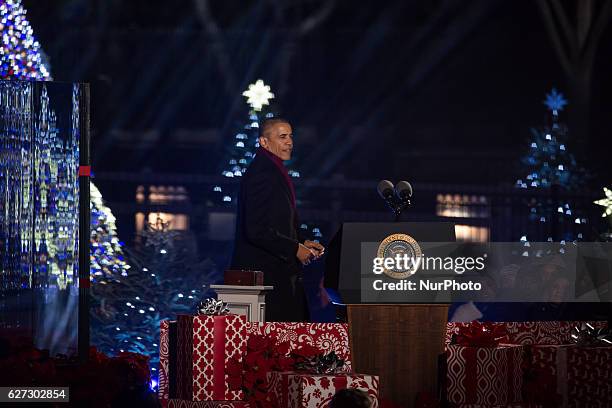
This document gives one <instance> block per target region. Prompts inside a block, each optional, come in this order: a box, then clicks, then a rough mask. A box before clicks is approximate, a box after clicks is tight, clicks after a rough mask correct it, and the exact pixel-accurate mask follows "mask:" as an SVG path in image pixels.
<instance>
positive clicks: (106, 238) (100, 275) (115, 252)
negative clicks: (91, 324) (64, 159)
mask: <svg viewBox="0 0 612 408" xmlns="http://www.w3.org/2000/svg"><path fill="white" fill-rule="evenodd" d="M89 189H90V197H91V198H90V202H89V208H90V210H91V231H90V256H89V259H90V271H91V275H90V278H91V281H92V282H93V283H100V284H101V285H106V284H108V283H109V282H112V281H116V282H118V281H119V280H120V279H121V277H125V276H127V275H128V270H129V269H130V265H128V264H127V263H126V262H125V257H124V249H123V243H122V242H121V241H119V238H118V237H117V226H116V225H115V216H114V215H113V213H112V211H111V210H110V208H108V207H107V206H106V205H104V202H103V201H102V194H101V193H100V190H98V188H97V187H96V186H95V185H94V184H93V183H90V184H89ZM95 337H96V336H94V338H95Z"/></svg>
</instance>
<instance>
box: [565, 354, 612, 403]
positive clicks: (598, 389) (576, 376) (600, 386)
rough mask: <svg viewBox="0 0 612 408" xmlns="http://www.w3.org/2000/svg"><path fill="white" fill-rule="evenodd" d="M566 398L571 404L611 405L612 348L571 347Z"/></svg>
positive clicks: (568, 360) (568, 359)
mask: <svg viewBox="0 0 612 408" xmlns="http://www.w3.org/2000/svg"><path fill="white" fill-rule="evenodd" d="M567 401H568V406H570V407H583V406H588V407H604V406H608V407H609V406H611V405H612V347H582V346H577V347H573V348H571V349H569V351H568V353H567Z"/></svg>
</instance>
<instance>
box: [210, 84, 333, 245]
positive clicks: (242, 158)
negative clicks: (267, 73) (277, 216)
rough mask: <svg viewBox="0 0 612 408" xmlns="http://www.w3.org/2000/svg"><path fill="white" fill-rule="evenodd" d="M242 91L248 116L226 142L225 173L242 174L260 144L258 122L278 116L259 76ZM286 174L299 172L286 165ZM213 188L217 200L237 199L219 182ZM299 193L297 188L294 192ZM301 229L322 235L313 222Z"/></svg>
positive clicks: (311, 236)
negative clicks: (312, 224) (245, 121)
mask: <svg viewBox="0 0 612 408" xmlns="http://www.w3.org/2000/svg"><path fill="white" fill-rule="evenodd" d="M242 95H243V96H244V97H245V98H246V99H247V101H246V102H247V104H248V105H249V107H250V110H249V119H248V122H247V123H245V124H244V125H243V126H242V128H241V129H240V131H239V132H237V133H236V134H235V135H234V139H233V140H232V141H231V143H230V144H229V145H228V148H227V150H228V156H229V158H228V159H227V161H226V162H225V167H224V168H223V171H222V174H223V176H225V177H230V178H234V177H242V175H243V174H244V172H245V171H246V169H247V167H248V166H249V164H250V163H251V160H253V156H254V155H255V152H256V151H257V148H258V147H259V142H258V138H259V124H260V123H261V122H262V121H263V120H265V119H267V118H272V117H275V116H277V115H276V114H275V113H274V112H273V109H272V108H271V106H270V101H271V100H272V99H274V93H272V92H271V89H270V86H269V85H266V84H265V83H264V82H263V80H261V79H258V80H257V81H255V83H252V84H250V85H249V86H248V89H247V90H245V91H244V92H243V93H242ZM288 173H289V176H291V177H294V178H298V177H300V173H299V172H298V171H296V170H292V169H289V170H288ZM213 192H214V193H215V196H216V197H217V199H218V200H220V201H222V202H224V203H227V204H228V205H232V203H234V202H235V201H236V195H237V192H236V191H223V189H222V187H221V186H214V187H213ZM297 193H298V194H299V191H298V192H297ZM300 229H301V230H302V233H303V234H304V235H305V236H307V237H308V238H309V239H313V240H318V239H320V238H321V237H322V234H321V231H320V229H319V228H318V227H316V226H312V227H311V226H308V224H304V223H303V224H301V225H300Z"/></svg>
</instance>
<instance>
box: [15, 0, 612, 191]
mask: <svg viewBox="0 0 612 408" xmlns="http://www.w3.org/2000/svg"><path fill="white" fill-rule="evenodd" d="M212 3H214V6H213V7H212V9H211V14H212V15H214V16H215V21H216V23H217V24H218V29H219V32H218V35H219V37H220V38H222V41H217V40H215V37H214V35H213V34H211V32H210V31H208V30H205V29H204V28H203V25H202V23H201V21H200V20H199V18H198V17H197V12H196V7H195V5H194V4H195V3H194V2H192V1H180V2H159V1H129V2H127V1H118V0H115V1H90V2H86V1H76V0H73V1H67V0H66V1H46V2H44V3H43V4H41V2H37V1H25V2H24V5H25V6H26V8H27V9H28V16H29V19H30V21H31V23H32V26H33V28H34V30H35V34H36V35H37V36H38V38H39V39H40V42H41V44H42V46H43V49H44V50H45V52H46V53H47V54H48V56H49V59H50V65H51V70H52V73H53V76H54V79H56V80H61V81H85V82H90V83H91V84H92V101H91V103H92V112H93V113H92V115H93V116H92V126H93V134H92V135H93V150H92V154H93V160H94V171H99V172H103V171H130V172H139V171H142V170H143V169H147V170H151V171H153V172H160V173H163V172H173V173H177V172H178V173H189V174H211V175H216V174H219V169H220V163H219V161H220V160H221V157H223V152H224V148H225V146H226V145H227V143H226V140H227V138H229V137H232V136H233V134H234V132H235V131H236V130H237V129H238V127H239V126H240V125H241V123H243V121H244V119H246V108H245V104H244V103H243V97H242V96H241V93H242V91H243V90H244V89H245V88H246V86H247V85H248V83H250V82H252V81H254V80H255V79H257V78H262V79H264V81H265V82H266V83H269V84H270V85H271V86H272V90H273V92H275V93H276V95H277V98H276V104H277V107H278V108H279V110H280V112H281V113H282V115H283V116H286V117H287V118H289V119H290V120H291V121H292V123H293V124H294V127H295V130H296V131H295V134H296V155H297V163H296V166H297V167H298V168H300V170H301V172H302V174H303V177H307V178H308V177H314V178H325V177H329V176H331V175H333V174H342V175H344V177H345V178H347V179H372V180H375V179H378V178H383V177H386V178H391V179H400V178H402V179H408V180H411V181H416V182H432V183H469V184H481V185H506V184H508V185H509V184H512V183H513V182H514V181H515V179H516V177H517V175H518V173H517V166H518V159H519V157H520V155H521V154H522V152H524V151H525V149H526V148H527V141H528V139H529V137H530V133H529V127H531V126H539V125H541V124H543V121H544V118H545V114H546V109H545V107H544V105H543V104H542V101H543V99H544V96H545V93H547V92H548V91H550V89H551V88H552V87H553V86H556V87H557V88H558V89H559V90H561V91H562V92H564V91H565V93H566V94H567V91H566V89H567V83H566V78H565V76H564V74H563V71H562V69H561V67H560V65H559V62H558V58H557V56H556V54H555V52H554V49H553V47H552V45H551V41H550V39H549V36H548V34H547V32H546V29H545V27H544V24H543V19H542V17H541V14H540V11H539V9H538V8H537V6H536V4H535V2H531V1H470V2H460V1H448V2H445V1H432V2H429V1H427V2H425V1H421V2H416V1H387V2H381V1H363V2H362V1H360V2H358V3H356V2H350V1H338V2H336V3H335V7H334V8H333V9H332V10H331V13H330V14H329V16H328V17H327V18H326V19H325V20H324V21H323V22H322V23H321V24H319V25H317V26H316V28H314V29H312V30H311V31H309V32H307V33H305V34H303V35H300V34H297V33H296V28H297V27H298V26H299V24H300V22H301V21H303V20H304V16H307V15H311V13H313V12H314V10H316V9H318V8H320V7H321V6H322V5H323V4H324V3H325V2H315V1H303V2H290V3H291V4H292V6H287V7H286V8H285V9H284V10H282V11H281V13H282V16H281V17H280V18H277V17H275V14H274V9H273V8H271V7H270V3H268V2H249V4H248V6H247V7H244V2H241V1H237V0H236V1H223V2H212ZM572 4H573V2H568V5H570V6H571V5H572ZM611 36H612V30H610V29H609V27H608V28H607V29H606V31H605V33H604V35H603V37H602V38H601V41H600V46H599V49H598V52H597V57H596V63H595V65H594V71H593V84H592V102H591V103H592V111H591V117H590V128H591V136H590V144H589V146H588V147H587V149H586V154H585V155H584V156H583V157H580V159H581V161H582V163H583V164H585V165H586V166H587V167H589V168H590V169H591V170H592V172H593V173H594V174H595V175H596V178H595V179H594V180H593V181H592V182H591V183H592V187H593V189H595V190H598V189H600V187H601V186H602V185H604V184H610V180H611V179H612V168H611V167H610V166H609V161H608V156H609V154H610V146H611V143H610V141H609V140H610V134H611V133H612V126H611V124H610V121H609V120H608V117H609V112H611V111H612V101H611V99H610V98H609V97H608V95H610V94H612V83H611V81H610V79H609V77H610V76H609V74H608V73H609V72H610V71H611V68H612V59H611V58H610V55H612V41H611V40H612V37H611ZM288 44H290V45H288ZM287 48H289V49H290V50H291V53H290V57H289V59H287V57H286V55H287V53H286V52H285V51H286V49H287ZM220 50H221V51H220ZM220 55H221V56H222V58H219V56H220ZM287 61H289V62H287ZM571 103H572V101H571V99H570V105H569V106H568V110H569V109H571V108H572V105H571ZM562 118H563V116H562ZM177 130H181V131H187V132H191V133H192V134H194V135H195V136H194V137H193V138H192V140H190V141H185V139H180V140H179V139H177V138H176V134H177ZM152 131H153V133H155V134H156V135H157V136H155V137H153V138H147V137H146V135H147V134H148V135H149V136H150V135H151V132H152ZM199 134H201V135H202V137H201V139H200V138H199V137H198V135H199ZM570 134H571V129H570ZM569 145H570V148H571V141H570V143H569ZM111 194H112V193H111Z"/></svg>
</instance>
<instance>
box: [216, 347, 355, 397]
mask: <svg viewBox="0 0 612 408" xmlns="http://www.w3.org/2000/svg"><path fill="white" fill-rule="evenodd" d="M342 364H344V362H343V361H342V360H339V359H338V358H337V357H336V355H335V353H330V354H328V355H325V354H324V353H322V352H321V351H320V350H319V349H317V348H316V347H314V346H313V345H310V344H303V345H300V347H298V348H296V349H295V350H291V345H290V343H289V342H281V343H277V339H276V337H274V336H261V335H252V336H250V337H249V339H248V341H247V351H246V354H245V355H244V356H243V359H242V362H240V361H239V360H238V359H232V360H230V362H229V365H228V367H227V370H226V373H227V374H228V383H229V387H230V389H232V390H242V391H243V393H244V395H245V399H246V400H247V401H249V402H250V403H251V404H253V405H255V406H256V407H258V408H272V407H274V406H275V405H274V401H273V400H272V399H271V396H270V395H271V394H270V393H269V384H268V372H270V371H308V372H310V371H312V372H313V373H316V372H315V371H318V370H315V368H316V367H318V368H319V369H320V367H321V366H322V365H329V366H330V367H331V366H333V367H340V366H342Z"/></svg>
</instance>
